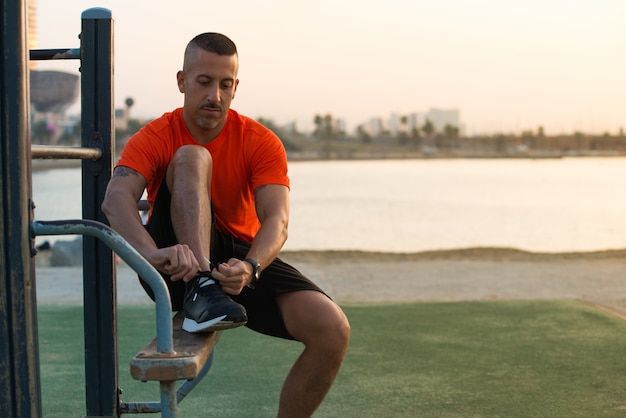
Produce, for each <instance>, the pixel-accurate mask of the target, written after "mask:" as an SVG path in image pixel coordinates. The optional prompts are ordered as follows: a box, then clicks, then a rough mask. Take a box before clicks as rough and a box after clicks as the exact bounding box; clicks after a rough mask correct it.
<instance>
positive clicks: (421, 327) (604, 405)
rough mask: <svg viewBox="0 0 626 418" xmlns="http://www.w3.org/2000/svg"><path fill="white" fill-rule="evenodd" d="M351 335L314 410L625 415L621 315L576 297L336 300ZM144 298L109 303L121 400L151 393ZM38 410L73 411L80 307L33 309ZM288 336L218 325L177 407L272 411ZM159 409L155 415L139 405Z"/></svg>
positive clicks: (77, 411)
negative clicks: (137, 360)
mask: <svg viewBox="0 0 626 418" xmlns="http://www.w3.org/2000/svg"><path fill="white" fill-rule="evenodd" d="M344 310H345V311H346V314H347V315H348V317H349V319H350V322H351V325H352V338H351V343H350V348H349V350H348V354H347V356H346V359H345V362H344V366H343V368H342V370H341V372H340V374H339V376H338V378H337V380H336V382H335V385H334V386H333V388H332V390H331V391H330V393H329V394H328V396H327V398H326V400H325V402H324V404H323V405H322V406H321V407H320V409H319V410H318V412H317V414H316V417H590V416H594V417H597V416H605V417H618V416H625V415H626V356H625V355H624V354H625V353H626V350H625V349H626V322H625V321H623V320H622V319H619V318H617V317H614V316H612V315H610V314H607V313H605V312H601V311H598V310H596V309H595V308H593V307H590V306H588V305H585V304H583V303H580V302H577V301H527V302H526V301H523V302H463V303H417V304H396V305H371V306H370V305H355V306H344ZM154 332H155V328H154V309H153V308H151V307H128V306H124V307H121V308H120V310H119V351H120V355H119V369H120V382H121V383H120V384H121V387H122V388H123V391H124V392H123V400H124V401H146V400H150V401H156V400H158V393H159V392H158V384H156V383H141V382H136V381H133V380H132V379H131V378H130V373H129V366H128V363H129V360H130V358H131V357H132V356H133V355H134V354H135V353H136V352H137V351H139V350H140V349H141V348H142V347H143V346H144V345H145V344H146V343H147V342H148V341H149V340H150V339H151V338H152V337H153V336H154ZM39 335H40V358H41V379H42V392H43V411H44V416H45V417H63V418H65V417H84V416H85V401H84V396H85V390H84V377H83V375H84V365H83V340H82V339H83V336H84V333H83V325H82V308H81V307H49V306H43V307H40V308H39ZM299 352H300V345H299V344H298V343H295V342H290V341H284V340H279V339H275V338H270V337H266V336H262V335H258V334H255V333H253V332H251V331H249V330H247V329H244V328H240V329H235V330H229V331H225V332H223V333H222V338H221V340H220V342H219V343H218V346H217V349H216V358H215V363H214V366H213V368H212V370H211V371H210V372H209V374H208V376H207V377H206V378H205V379H204V381H202V382H201V383H200V384H199V385H198V386H197V387H196V388H195V390H194V391H193V392H192V393H191V394H190V395H189V396H188V397H187V398H186V399H185V400H184V401H183V403H182V404H181V405H180V416H181V417H201V416H202V417H204V416H215V417H237V418H241V417H272V416H275V413H276V408H277V404H278V395H279V392H280V388H281V384H282V381H283V379H284V377H285V375H286V374H287V372H288V370H289V367H290V366H291V364H292V363H293V362H294V361H295V359H296V358H297V356H298V355H299ZM141 416H158V415H154V414H151V415H141Z"/></svg>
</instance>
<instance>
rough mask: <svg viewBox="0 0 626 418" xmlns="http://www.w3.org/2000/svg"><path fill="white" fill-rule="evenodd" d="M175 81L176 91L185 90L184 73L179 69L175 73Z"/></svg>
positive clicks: (182, 91)
mask: <svg viewBox="0 0 626 418" xmlns="http://www.w3.org/2000/svg"><path fill="white" fill-rule="evenodd" d="M176 83H177V84H178V91H180V92H181V93H184V92H185V73H184V72H182V71H179V72H177V73H176Z"/></svg>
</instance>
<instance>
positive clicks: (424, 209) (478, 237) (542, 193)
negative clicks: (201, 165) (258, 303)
mask: <svg viewBox="0 0 626 418" xmlns="http://www.w3.org/2000/svg"><path fill="white" fill-rule="evenodd" d="M289 173H290V177H291V180H292V191H291V220H290V226H289V230H290V236H289V240H288V242H287V244H286V246H285V249H288V250H304V249H309V250H337V249H342V250H364V251H388V252H413V251H425V250H438V249H452V248H467V247H485V246H489V247H513V248H519V249H525V250H529V251H541V252H560V251H592V250H602V249H613V248H626V217H625V216H624V214H626V195H625V194H624V190H625V186H626V158H605V159H602V158H580V159H573V158H572V159H554V160H552V159H550V160H547V159H546V160H530V159H521V160H512V159H502V160H496V159H494V160H481V159H475V160H474V159H467V160H383V161H312V162H293V163H290V166H289ZM33 188H34V191H33V198H34V200H35V203H36V204H37V209H36V212H35V215H36V218H37V219H41V220H49V219H67V218H79V217H80V216H81V209H80V203H79V202H80V172H79V169H59V170H49V171H45V172H36V173H34V174H33ZM42 238H46V239H50V237H40V238H38V239H39V240H40V239H42Z"/></svg>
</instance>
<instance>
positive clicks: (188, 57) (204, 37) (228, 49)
mask: <svg viewBox="0 0 626 418" xmlns="http://www.w3.org/2000/svg"><path fill="white" fill-rule="evenodd" d="M198 49H203V50H205V51H207V52H212V53H214V54H217V55H227V56H232V55H237V56H238V54H237V46H235V43H234V42H233V41H231V40H230V38H229V37H227V36H226V35H222V34H221V33H216V32H206V33H201V34H200V35H197V36H196V37H195V38H193V39H192V40H191V41H189V43H188V44H187V48H185V57H184V60H183V70H185V69H186V66H187V64H188V63H191V62H192V61H193V59H194V53H195V52H196V51H197V50H198Z"/></svg>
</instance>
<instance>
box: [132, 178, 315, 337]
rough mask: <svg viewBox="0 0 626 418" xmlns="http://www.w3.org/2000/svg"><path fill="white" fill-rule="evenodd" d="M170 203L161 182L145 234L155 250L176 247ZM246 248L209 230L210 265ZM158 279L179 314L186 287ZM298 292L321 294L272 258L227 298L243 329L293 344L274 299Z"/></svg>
mask: <svg viewBox="0 0 626 418" xmlns="http://www.w3.org/2000/svg"><path fill="white" fill-rule="evenodd" d="M170 200H171V195H170V192H169V190H168V188H167V185H166V183H165V181H163V183H162V184H161V187H160V188H159V192H158V194H157V198H156V201H155V204H154V208H153V209H152V215H151V217H150V220H149V221H148V224H147V225H146V230H147V231H148V233H149V234H150V235H151V236H152V239H154V241H155V243H156V245H157V246H158V247H159V248H163V247H169V246H172V245H175V244H177V241H176V235H175V234H174V229H173V227H172V222H171V216H170ZM249 248H250V244H249V243H248V242H246V241H244V240H241V239H238V238H235V237H233V236H231V235H227V234H224V233H221V232H220V231H218V230H217V229H216V228H212V231H211V261H212V262H213V264H214V265H216V264H219V263H221V262H225V261H227V260H228V259H230V258H233V257H234V258H238V259H240V260H241V259H244V258H245V256H246V255H247V253H248V250H249ZM161 275H162V276H163V278H164V279H165V283H166V284H167V287H168V289H169V292H170V298H171V301H172V310H174V311H179V310H182V309H183V299H184V295H185V286H186V283H184V282H183V281H182V280H179V281H175V282H173V281H172V280H170V278H169V276H168V275H166V274H163V273H161ZM140 280H141V278H140ZM141 284H142V286H143V287H144V289H145V290H146V292H147V293H148V295H149V296H150V297H151V298H152V299H153V300H154V295H153V293H152V290H151V289H150V288H149V287H148V285H147V284H146V283H145V282H144V281H143V280H141ZM298 290H315V291H318V292H321V293H324V292H323V291H322V290H321V289H320V288H319V287H318V286H317V285H316V284H315V283H313V282H312V281H311V280H309V279H308V278H306V277H305V276H304V275H303V274H302V273H300V272H299V271H298V270H297V269H296V268H294V267H292V266H291V265H289V264H287V263H285V262H283V261H282V260H280V259H279V258H276V259H275V260H274V261H273V262H272V263H271V264H270V265H269V266H267V267H265V268H264V269H263V271H262V272H261V278H260V279H259V280H258V281H257V282H256V283H254V286H253V288H251V287H245V288H244V289H243V291H242V292H241V293H240V294H239V295H237V296H232V295H231V298H232V299H233V300H235V301H236V302H238V303H240V304H242V305H243V306H244V307H245V308H246V311H247V313H248V323H247V324H246V326H247V327H248V328H250V329H252V330H254V331H257V332H260V333H263V334H267V335H271V336H274V337H281V338H286V339H291V340H293V339H294V338H293V337H292V336H291V335H290V334H289V332H288V331H287V328H286V327H285V322H284V320H283V317H282V314H281V312H280V309H279V308H278V304H277V302H276V296H277V295H279V294H281V293H287V292H293V291H298ZM324 294H325V293H324Z"/></svg>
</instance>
